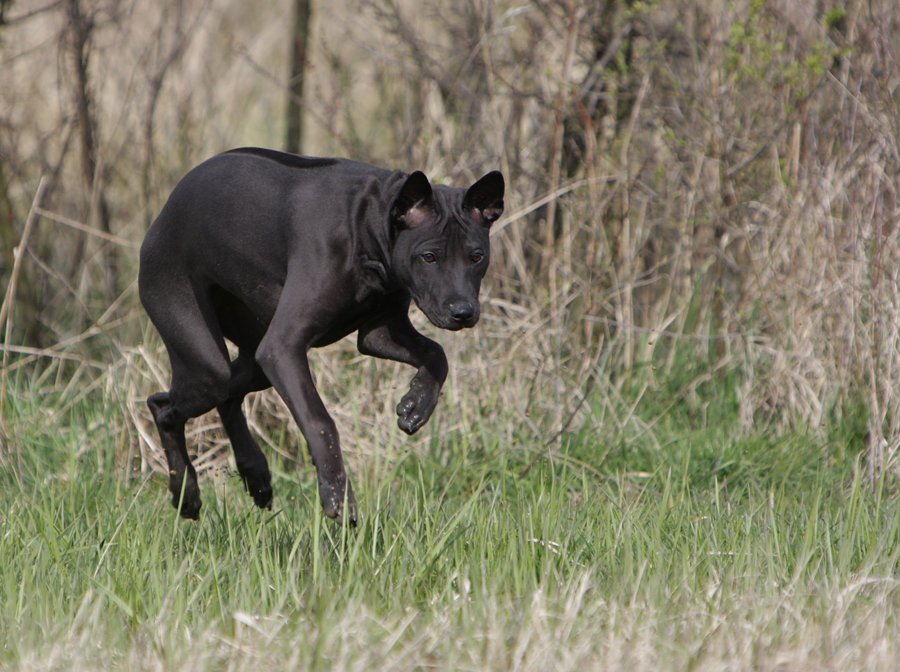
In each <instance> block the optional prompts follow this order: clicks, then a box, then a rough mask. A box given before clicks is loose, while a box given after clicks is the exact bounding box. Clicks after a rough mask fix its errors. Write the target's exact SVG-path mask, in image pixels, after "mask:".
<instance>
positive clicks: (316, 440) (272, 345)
mask: <svg viewBox="0 0 900 672" xmlns="http://www.w3.org/2000/svg"><path fill="white" fill-rule="evenodd" d="M273 326H274V327H276V328H275V329H274V330H273V329H272V328H271V327H270V329H269V331H268V332H267V333H266V336H265V337H264V338H263V340H262V342H261V343H260V344H259V348H257V351H256V361H257V362H258V363H259V365H260V367H261V368H262V370H263V371H264V372H265V374H266V377H267V378H268V379H269V380H270V381H271V382H272V385H274V387H275V389H276V390H278V393H279V394H280V395H281V398H282V399H284V402H285V403H286V404H287V406H288V408H289V409H290V411H291V414H292V415H293V416H294V419H295V420H296V421H297V425H298V426H299V427H300V431H301V432H303V436H304V438H305V439H306V445H307V447H308V448H309V454H310V456H311V457H312V461H313V464H314V465H315V467H316V474H317V476H318V480H319V498H320V500H321V502H322V508H323V509H324V510H325V515H326V516H328V517H329V518H334V519H336V520H337V521H338V522H342V521H343V520H345V519H346V520H348V521H349V522H350V524H351V525H356V499H355V498H354V496H353V488H352V487H351V485H350V482H349V480H348V479H347V472H346V471H345V469H344V459H343V456H342V455H341V443H340V438H339V436H338V432H337V428H336V427H335V425H334V421H333V420H332V419H331V416H330V415H328V411H326V410H325V405H324V404H323V403H322V399H321V397H319V393H318V392H317V391H316V386H315V384H314V383H313V379H312V375H311V374H310V371H309V360H308V358H307V351H308V349H309V347H310V341H309V339H305V338H304V337H303V334H302V333H298V332H293V331H284V330H279V329H278V328H277V325H276V324H275V322H273ZM345 496H346V498H347V510H346V511H344V497H345Z"/></svg>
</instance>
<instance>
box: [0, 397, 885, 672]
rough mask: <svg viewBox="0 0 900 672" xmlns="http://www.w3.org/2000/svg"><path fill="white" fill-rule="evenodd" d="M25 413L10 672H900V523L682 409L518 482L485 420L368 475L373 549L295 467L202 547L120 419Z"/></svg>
mask: <svg viewBox="0 0 900 672" xmlns="http://www.w3.org/2000/svg"><path fill="white" fill-rule="evenodd" d="M11 389H12V391H11V392H10V394H9V396H8V398H7V407H6V416H7V422H8V423H10V426H11V427H13V428H14V430H15V431H14V434H15V436H16V437H17V438H16V440H15V443H14V445H12V446H8V447H6V448H5V451H4V452H3V454H2V463H0V562H2V566H3V567H4V569H3V571H2V572H0V667H2V668H3V669H42V670H56V669H60V670H61V669H66V670H96V669H110V668H111V669H129V670H135V669H166V670H168V669H192V670H242V669H259V668H260V667H261V666H262V667H264V668H265V667H268V668H270V669H304V670H307V669H308V670H334V669H367V670H418V669H444V670H459V669H471V670H501V669H521V670H548V669H563V670H584V669H605V670H617V669H621V670H635V669H654V670H694V669H736V670H740V669H747V670H751V669H754V670H755V669H775V668H776V667H778V666H779V665H781V666H782V667H781V668H779V669H842V670H847V669H895V667H896V660H897V656H896V654H897V646H896V644H895V642H897V641H900V624H898V622H897V614H898V613H900V599H898V598H900V593H898V589H897V586H898V581H897V578H896V577H897V574H898V570H900V507H898V505H897V497H896V493H895V492H894V491H893V490H892V488H893V485H892V482H891V481H889V480H884V481H882V482H880V483H879V484H878V487H877V489H876V491H875V492H872V491H871V490H870V489H869V488H868V487H867V486H866V485H865V484H864V483H862V482H861V480H860V477H859V476H858V474H859V470H858V469H856V468H855V461H854V459H853V458H852V456H850V457H848V451H847V450H845V447H844V446H842V445H838V444H833V443H829V442H827V441H821V440H816V439H813V438H811V437H805V436H787V437H775V436H768V435H760V436H750V437H746V436H745V437H735V436H734V433H733V432H732V431H731V430H730V429H729V427H730V426H731V424H730V423H731V418H729V417H728V415H727V413H723V414H721V415H718V416H715V414H714V417H718V422H716V423H711V422H709V421H707V422H705V423H702V422H698V421H697V420H696V418H688V419H686V420H684V421H683V422H682V421H679V417H683V418H687V415H684V416H679V415H678V412H677V411H675V412H673V413H675V415H673V416H672V417H671V418H668V419H667V420H666V423H664V426H661V427H660V428H659V431H658V432H657V436H658V437H663V438H664V439H665V441H664V443H663V445H662V448H661V449H659V448H654V446H653V445H652V444H650V442H641V441H640V440H636V441H629V440H626V439H624V438H621V437H619V439H616V437H613V438H614V439H616V440H615V441H613V442H612V443H608V442H606V441H605V440H604V441H601V440H599V439H598V438H597V437H595V436H590V435H588V434H584V433H578V432H575V433H571V434H567V435H566V436H565V437H564V441H563V444H562V449H561V450H562V454H559V455H556V457H555V459H552V460H548V459H540V460H538V461H537V462H536V463H535V464H534V466H533V467H532V468H531V469H530V470H528V471H527V474H526V475H525V476H524V477H523V476H521V475H520V474H521V472H522V471H523V470H524V468H525V467H526V465H527V464H528V463H529V462H530V461H531V459H532V458H533V456H534V452H533V451H520V450H511V449H508V447H504V446H502V445H496V444H497V442H496V441H492V440H491V438H490V437H491V431H490V430H491V426H490V421H489V419H482V421H481V424H480V425H479V429H478V430H477V431H476V432H475V433H474V434H473V435H472V436H464V435H462V434H459V433H455V434H454V433H451V434H441V435H438V434H437V426H436V427H435V428H434V429H433V430H432V431H433V432H434V434H432V435H431V436H430V438H429V437H428V436H426V439H425V440H420V441H418V442H416V443H414V444H406V443H404V442H403V440H402V439H398V441H399V443H398V445H397V446H394V447H392V448H391V449H390V450H388V451H387V453H386V454H385V455H384V456H381V457H378V458H377V459H371V460H366V461H360V462H359V463H358V464H356V465H355V468H354V471H353V474H352V478H353V480H354V484H355V488H356V492H357V498H358V500H359V502H360V505H361V509H362V518H361V523H360V526H359V528H357V529H356V530H348V529H346V528H341V527H338V526H336V525H334V524H333V523H332V522H331V521H328V520H327V519H325V518H324V517H323V516H322V513H321V511H320V509H319V506H318V503H317V499H316V494H315V492H316V490H315V481H314V477H313V474H312V471H311V469H309V468H306V469H303V470H300V471H297V470H293V469H286V468H285V467H284V466H283V464H282V461H281V460H279V461H273V464H274V465H275V487H276V502H275V507H276V508H275V511H273V512H262V511H258V510H256V509H255V508H253V507H252V505H251V500H250V499H249V497H247V496H245V495H244V494H243V492H242V489H241V485H240V481H239V479H237V478H236V477H231V478H228V479H226V481H225V484H224V487H217V488H216V487H214V486H213V485H212V484H211V483H205V484H204V488H203V495H204V502H205V503H204V508H203V511H202V517H201V520H200V521H199V522H197V523H192V522H184V521H181V520H179V519H178V518H177V517H176V515H175V512H174V510H173V509H172V508H171V507H170V505H169V503H168V499H169V498H168V494H167V492H166V488H165V482H164V479H163V478H162V477H161V476H159V475H151V476H150V477H140V476H139V477H137V478H133V479H131V480H130V481H128V482H126V479H125V477H124V475H123V474H122V472H121V470H120V469H118V470H117V469H116V468H115V464H116V455H115V450H116V448H115V446H116V445H117V444H116V441H115V432H114V431H112V430H111V429H110V428H111V427H113V426H118V425H116V423H114V422H112V421H110V414H111V413H114V412H115V403H114V402H113V401H112V400H110V399H108V398H105V397H103V395H102V394H101V393H98V395H94V396H95V398H90V399H88V398H86V399H83V400H81V401H79V402H78V403H76V404H74V405H72V407H71V409H70V410H69V411H68V412H67V413H65V414H64V417H60V418H58V419H57V420H56V421H55V422H56V424H55V425H45V426H36V424H35V423H34V419H35V418H37V417H41V411H40V409H41V408H45V407H50V408H52V407H53V403H54V397H53V395H52V394H40V393H38V392H37V391H35V389H33V388H32V389H29V386H28V384H27V383H26V382H23V381H22V380H19V381H18V382H17V383H16V384H15V386H14V387H13V388H11ZM648 404H649V402H648ZM647 410H648V413H651V414H652V409H651V408H649V406H648V409H647ZM44 415H46V414H44ZM25 419H28V422H26V421H25ZM426 431H427V430H426ZM86 445H88V446H90V447H91V448H90V450H83V449H84V447H85V446H86ZM410 445H411V446H412V447H410ZM534 448H535V449H537V448H540V446H535V447H534Z"/></svg>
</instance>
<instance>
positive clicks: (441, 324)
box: [416, 301, 480, 331]
mask: <svg viewBox="0 0 900 672" xmlns="http://www.w3.org/2000/svg"><path fill="white" fill-rule="evenodd" d="M416 305H417V306H419V309H420V310H421V311H422V312H423V313H425V317H427V318H428V321H429V322H431V323H432V324H433V325H434V326H436V327H437V328H438V329H445V330H447V331H461V330H462V329H471V328H472V327H474V326H475V325H476V324H478V318H479V317H480V315H479V310H478V306H477V304H475V305H473V304H471V303H469V304H466V305H465V306H459V305H453V304H451V305H450V306H448V307H446V308H445V309H443V310H435V309H434V308H433V307H431V306H428V307H427V308H426V307H423V306H422V304H420V303H419V302H418V301H416Z"/></svg>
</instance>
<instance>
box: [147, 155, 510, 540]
mask: <svg viewBox="0 0 900 672" xmlns="http://www.w3.org/2000/svg"><path fill="white" fill-rule="evenodd" d="M503 191H504V183H503V176H502V175H501V174H500V173H499V172H496V171H495V172H492V173H488V174H487V175H485V176H484V177H482V178H481V179H480V180H478V182H476V183H475V184H473V185H472V186H471V187H469V189H468V190H465V189H452V188H449V187H444V186H440V185H436V186H434V187H432V185H431V184H430V183H429V182H428V178H427V177H425V175H424V174H422V173H421V172H418V171H417V172H414V173H412V174H411V175H407V174H405V173H402V172H400V171H393V172H392V171H389V170H384V169H381V168H376V167H374V166H370V165H367V164H365V163H359V162H356V161H347V160H343V159H314V158H306V157H300V156H295V155H293V154H283V153H280V152H275V151H270V150H264V149H237V150H233V151H231V152H226V153H225V154H220V155H218V156H215V157H213V158H212V159H209V160H208V161H206V162H205V163H203V164H202V165H200V166H198V167H197V168H195V169H193V170H192V171H191V172H189V173H188V174H187V175H186V176H185V177H184V179H182V180H181V182H180V183H179V184H178V185H177V186H176V187H175V189H174V191H173V192H172V195H171V196H170V197H169V201H168V202H167V203H166V205H165V207H164V208H163V210H162V212H161V213H160V215H159V217H157V219H156V221H155V222H154V223H153V226H151V227H150V230H149V232H148V233H147V237H146V239H145V240H144V244H143V246H142V247H141V269H140V277H139V286H140V296H141V302H142V303H143V304H144V307H145V308H146V310H147V313H148V314H149V315H150V319H151V320H152V321H153V323H154V324H155V325H156V328H157V329H158V330H159V333H160V335H161V336H162V339H163V342H164V343H165V345H166V348H167V350H168V352H169V359H170V360H171V363H172V387H171V389H170V390H169V391H168V392H159V393H157V394H154V395H152V396H151V397H150V398H149V399H148V400H147V404H148V405H149V406H150V410H151V412H152V413H153V418H154V420H155V421H156V427H157V429H158V430H159V436H160V440H161V443H162V446H163V449H164V450H165V453H166V459H167V461H168V463H169V475H170V478H169V490H170V491H171V493H172V503H173V505H174V506H176V507H178V504H179V501H180V502H181V508H180V513H181V515H182V516H183V517H185V518H197V517H198V516H199V512H200V505H201V502H200V491H199V489H198V487H197V473H196V471H195V470H194V467H193V466H192V465H191V463H190V458H189V457H188V453H187V449H186V447H185V439H184V427H185V422H186V421H187V420H188V419H189V418H194V417H197V416H199V415H202V414H203V413H206V412H207V411H210V410H212V409H213V408H217V409H218V411H219V415H220V416H221V418H222V424H223V426H224V427H225V431H226V432H227V433H228V437H229V438H230V439H231V444H232V447H233V449H234V455H235V461H236V462H237V468H238V471H239V473H240V475H241V478H242V479H243V481H244V484H245V485H246V487H247V490H248V491H249V492H250V494H251V495H252V496H253V499H254V500H255V502H256V504H257V506H260V507H264V508H268V507H270V506H271V503H272V482H271V477H270V474H269V467H268V463H267V462H266V458H265V456H264V455H263V453H262V451H261V450H260V449H259V446H258V445H257V443H256V441H255V440H254V439H253V437H252V436H251V435H250V431H249V429H248V428H247V421H246V419H245V418H244V415H243V412H242V411H241V402H242V401H243V399H244V397H245V396H246V395H247V394H248V393H250V392H253V391H256V390H263V389H266V388H268V387H271V386H272V385H274V386H275V389H276V390H278V393H279V394H280V395H281V397H282V399H284V401H285V402H286V403H287V405H288V407H289V408H290V410H291V413H292V414H293V416H294V418H295V419H296V421H297V424H298V425H299V427H300V430H301V431H302V432H303V435H304V437H305V438H306V442H307V445H308V447H309V452H310V455H311V456H312V460H313V463H314V464H315V465H316V471H317V475H318V481H319V496H320V498H321V501H322V506H323V508H324V510H325V513H326V515H328V516H329V517H331V518H336V519H337V520H338V521H341V520H343V518H344V517H345V514H346V518H347V519H348V520H349V521H350V522H351V523H352V524H355V523H356V502H355V499H354V497H353V490H352V488H351V487H350V484H349V482H348V480H347V473H346V471H345V470H344V461H343V457H342V456H341V448H340V441H339V439H338V433H337V430H336V428H335V425H334V422H333V421H332V419H331V417H330V416H329V415H328V412H327V411H326V410H325V406H324V405H323V404H322V400H321V398H320V397H319V394H318V392H316V388H315V385H314V384H313V380H312V377H311V375H310V370H309V363H308V360H307V352H308V351H309V349H310V348H312V347H320V346H323V345H328V344H329V343H333V342H334V341H337V340H338V339H340V338H343V337H344V336H346V335H347V334H350V333H352V332H353V331H356V330H359V336H358V347H359V351H360V352H362V353H363V354H366V355H374V356H375V357H382V358H385V359H393V360H397V361H400V362H405V363H407V364H410V365H412V366H414V367H416V368H417V369H418V372H417V373H416V375H415V376H414V377H413V379H412V382H411V384H410V388H409V392H407V393H406V395H404V397H403V398H402V399H401V400H400V403H399V405H398V406H397V415H399V416H400V419H399V421H398V422H399V425H400V428H401V429H403V430H404V431H405V432H407V433H408V434H412V433H414V432H416V431H417V430H418V429H420V428H421V427H422V425H424V424H425V422H426V421H427V420H428V418H429V417H430V416H431V413H432V411H433V410H434V407H435V405H436V404H437V400H438V395H439V393H440V390H441V385H442V384H443V382H444V379H445V378H446V376H447V358H446V356H445V355H444V351H443V350H442V349H441V346H439V345H438V344H437V343H435V342H434V341H432V340H430V339H428V338H426V337H424V336H422V335H421V334H420V333H419V332H417V331H416V330H415V329H414V328H413V326H412V324H410V321H409V317H408V311H409V303H410V299H413V300H415V302H416V304H417V305H418V306H419V308H420V309H421V310H422V312H424V313H425V315H426V316H427V317H428V319H429V320H431V322H432V323H433V324H434V325H435V326H437V327H440V328H442V329H452V330H457V329H462V328H464V327H471V326H473V325H474V324H475V323H476V322H477V321H478V317H479V303H478V291H479V288H480V286H481V279H482V278H483V277H484V273H485V271H486V270H487V267H488V261H489V259H490V250H489V242H488V230H489V228H490V226H491V224H492V223H493V222H494V221H495V220H496V219H497V218H498V217H499V216H500V214H501V213H502V212H503ZM225 339H228V340H229V341H231V342H232V343H234V344H235V345H236V346H237V348H238V352H239V354H238V356H237V357H236V358H235V359H234V360H233V361H229V357H228V351H227V349H226V347H225ZM185 474H187V476H186V477H185ZM345 497H346V501H347V511H346V512H345V511H344V510H343V507H344V499H345Z"/></svg>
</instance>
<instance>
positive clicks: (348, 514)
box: [319, 477, 357, 527]
mask: <svg viewBox="0 0 900 672" xmlns="http://www.w3.org/2000/svg"><path fill="white" fill-rule="evenodd" d="M344 484H346V487H347V489H346V493H347V502H346V504H347V506H346V509H345V508H344V492H345V490H344ZM319 498H320V499H321V500H322V510H323V511H324V512H325V515H326V516H328V517H329V518H332V519H334V521H335V522H337V523H338V524H342V523H344V522H345V521H346V522H347V523H349V524H350V527H356V521H357V514H356V497H355V496H354V495H353V487H352V486H351V485H350V482H349V481H348V480H347V479H346V477H344V478H342V479H340V480H339V481H338V482H336V483H326V482H325V481H323V480H321V479H320V480H319Z"/></svg>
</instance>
